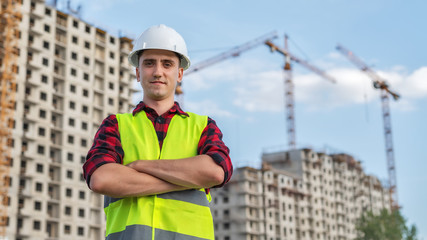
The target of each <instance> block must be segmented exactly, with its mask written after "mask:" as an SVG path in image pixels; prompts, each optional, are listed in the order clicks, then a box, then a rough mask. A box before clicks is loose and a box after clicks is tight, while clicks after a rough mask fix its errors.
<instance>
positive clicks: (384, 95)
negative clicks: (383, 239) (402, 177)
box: [336, 45, 400, 210]
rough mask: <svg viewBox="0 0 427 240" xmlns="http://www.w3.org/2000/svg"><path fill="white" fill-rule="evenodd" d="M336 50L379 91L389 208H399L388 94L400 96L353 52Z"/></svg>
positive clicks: (341, 47)
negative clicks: (367, 77) (369, 79)
mask: <svg viewBox="0 0 427 240" xmlns="http://www.w3.org/2000/svg"><path fill="white" fill-rule="evenodd" d="M336 48H337V50H338V51H339V52H341V53H342V54H343V55H344V56H346V57H347V58H348V59H349V60H350V61H351V62H352V63H353V64H354V65H356V66H357V67H359V69H360V70H361V71H363V72H365V73H366V74H367V75H369V77H370V78H371V79H372V81H373V85H374V88H376V89H379V90H380V93H381V95H380V96H381V105H382V113H383V124H384V138H385V149H386V158H387V169H388V184H389V188H390V189H389V190H390V208H391V209H392V210H396V209H398V208H399V204H398V197H397V180H396V166H395V160H394V148H393V137H392V131H391V129H392V128H391V115H390V103H389V102H390V100H389V95H391V96H392V97H393V99H394V100H398V99H399V98H400V96H399V94H397V93H396V92H393V91H391V90H390V89H389V86H388V84H387V82H386V81H385V80H384V79H382V78H381V77H380V76H378V74H377V73H375V72H374V71H373V70H372V69H371V68H370V67H369V66H367V65H366V64H365V63H364V62H363V61H362V60H361V59H359V58H358V57H356V56H355V55H354V54H353V52H351V51H350V50H348V49H346V48H345V47H343V46H341V45H338V46H337V47H336Z"/></svg>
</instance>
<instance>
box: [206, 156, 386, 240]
mask: <svg viewBox="0 0 427 240" xmlns="http://www.w3.org/2000/svg"><path fill="white" fill-rule="evenodd" d="M262 161H263V167H262V168H261V169H255V168H250V167H242V168H238V169H235V172H234V175H233V178H232V179H231V181H230V182H229V183H228V184H227V185H226V186H225V187H224V188H221V189H212V195H213V201H212V203H213V204H212V213H213V216H214V223H215V231H216V234H215V235H216V240H230V239H232V240H240V239H242V240H243V239H244V240H279V239H280V240H281V239H289V240H294V239H301V240H302V239H306V240H309V239H310V240H315V239H316V240H317V239H322V240H344V239H345V240H346V239H354V238H355V237H356V234H357V233H356V230H355V223H356V221H357V219H358V218H359V217H360V215H361V213H362V212H364V211H367V210H372V211H374V212H376V211H379V210H380V209H382V208H387V209H388V208H389V206H390V204H389V193H388V190H387V189H385V188H384V187H383V186H382V185H381V183H380V181H379V180H378V179H377V178H376V177H374V176H370V175H367V174H365V173H364V171H363V169H362V167H361V165H360V162H358V161H356V160H355V159H354V158H353V157H351V156H349V155H346V154H337V155H327V154H324V153H317V152H314V151H313V150H311V149H302V150H291V151H286V152H285V151H283V152H274V153H264V154H263V157H262Z"/></svg>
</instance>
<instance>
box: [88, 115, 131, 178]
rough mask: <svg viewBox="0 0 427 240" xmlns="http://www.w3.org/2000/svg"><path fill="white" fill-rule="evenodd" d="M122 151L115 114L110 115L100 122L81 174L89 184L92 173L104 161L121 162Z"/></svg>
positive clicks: (104, 162)
mask: <svg viewBox="0 0 427 240" xmlns="http://www.w3.org/2000/svg"><path fill="white" fill-rule="evenodd" d="M123 156H124V151H123V148H122V144H121V142H120V133H119V129H118V123H117V118H116V115H110V116H108V117H107V118H106V119H104V121H103V122H102V124H101V126H100V127H99V129H98V131H97V133H96V134H95V138H94V140H93V144H92V147H91V148H90V150H89V152H88V154H87V156H86V162H85V164H84V165H83V176H84V178H85V179H86V183H87V184H88V186H89V183H90V177H91V176H92V173H93V172H94V171H95V170H96V169H97V168H99V167H100V166H102V165H104V164H106V163H122V162H123Z"/></svg>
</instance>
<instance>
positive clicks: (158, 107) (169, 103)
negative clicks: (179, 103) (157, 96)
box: [142, 98, 174, 116]
mask: <svg viewBox="0 0 427 240" xmlns="http://www.w3.org/2000/svg"><path fill="white" fill-rule="evenodd" d="M142 101H143V102H144V103H145V105H147V106H148V107H150V108H152V109H154V110H155V111H156V113H157V114H158V115H159V116H161V115H163V113H165V112H167V111H169V109H171V108H172V107H173V105H174V101H173V99H172V100H170V99H165V100H160V101H156V100H151V99H145V98H144V99H143V100H142Z"/></svg>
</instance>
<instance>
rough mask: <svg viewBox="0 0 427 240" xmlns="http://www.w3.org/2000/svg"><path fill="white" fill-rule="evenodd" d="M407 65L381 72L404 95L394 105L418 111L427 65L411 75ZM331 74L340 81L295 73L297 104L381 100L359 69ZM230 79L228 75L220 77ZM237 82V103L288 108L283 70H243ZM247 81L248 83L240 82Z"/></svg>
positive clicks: (425, 93)
mask: <svg viewBox="0 0 427 240" xmlns="http://www.w3.org/2000/svg"><path fill="white" fill-rule="evenodd" d="M404 70H405V69H404V67H402V66H396V67H394V68H392V70H389V71H378V75H379V76H381V77H382V78H384V79H386V81H387V83H388V84H389V86H390V89H391V90H392V91H395V92H397V93H399V94H400V95H401V96H402V98H400V99H399V101H396V102H394V101H393V102H394V103H393V105H392V107H393V108H397V109H399V110H403V111H411V110H415V109H416V106H415V105H414V100H415V99H419V98H425V97H427V67H421V68H420V69H418V70H415V71H414V72H413V73H411V74H409V75H408V74H407V73H406V72H405V71H404ZM327 73H328V74H330V75H331V76H333V77H335V78H336V79H337V83H336V84H331V83H330V82H328V81H327V80H325V79H323V78H322V77H320V76H318V75H317V74H314V73H307V74H295V73H294V76H293V80H294V85H295V88H294V99H295V104H298V102H300V103H305V104H306V105H307V106H308V108H309V110H324V109H333V108H337V107H345V106H348V105H354V104H366V103H371V102H375V101H378V102H379V101H380V100H379V99H380V98H379V97H380V93H379V90H377V89H375V88H374V87H373V83H372V80H371V79H370V77H369V76H368V75H367V74H365V73H363V72H362V71H360V70H358V69H356V68H341V67H340V68H332V69H331V70H329V71H327ZM217 77H219V78H222V79H226V78H227V76H223V77H221V76H217ZM240 78H241V80H240V81H237V83H239V84H238V85H235V87H234V92H235V94H236V97H235V100H234V101H233V104H234V105H236V106H238V107H241V108H243V109H245V110H247V111H267V112H278V111H283V108H284V95H285V90H284V83H283V82H284V76H283V72H282V70H277V71H258V72H255V73H251V72H250V71H248V70H247V69H246V70H245V71H242V74H241V75H240ZM240 83H244V84H240Z"/></svg>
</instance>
